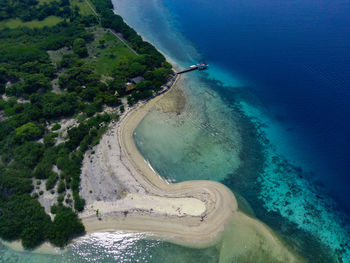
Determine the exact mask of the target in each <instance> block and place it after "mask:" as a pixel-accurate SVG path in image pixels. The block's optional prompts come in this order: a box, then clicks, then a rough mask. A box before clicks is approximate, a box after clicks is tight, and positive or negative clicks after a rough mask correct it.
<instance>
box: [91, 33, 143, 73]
mask: <svg viewBox="0 0 350 263" xmlns="http://www.w3.org/2000/svg"><path fill="white" fill-rule="evenodd" d="M100 33H101V32H96V34H95V35H100ZM102 36H103V37H96V38H95V40H94V41H93V42H92V43H91V44H90V47H89V50H92V54H91V56H90V57H89V60H90V64H91V65H92V66H93V67H94V68H95V70H96V72H97V73H98V74H102V75H105V76H111V74H112V70H113V67H114V65H116V64H117V63H118V62H119V61H120V60H121V59H124V58H127V59H134V58H136V55H135V54H134V53H133V52H132V51H130V50H129V49H128V48H127V47H126V46H125V45H124V44H123V43H122V42H121V41H120V40H119V39H118V38H116V37H115V36H114V35H113V34H111V33H104V34H103V35H102ZM100 39H104V40H105V44H104V47H101V46H100V42H99V40H100Z"/></svg>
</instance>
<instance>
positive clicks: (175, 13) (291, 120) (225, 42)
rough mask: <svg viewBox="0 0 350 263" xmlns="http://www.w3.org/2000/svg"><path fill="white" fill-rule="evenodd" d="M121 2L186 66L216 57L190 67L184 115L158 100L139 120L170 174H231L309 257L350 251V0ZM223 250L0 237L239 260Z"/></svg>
mask: <svg viewBox="0 0 350 263" xmlns="http://www.w3.org/2000/svg"><path fill="white" fill-rule="evenodd" d="M113 4H114V7H115V11H116V13H118V14H120V15H121V16H122V17H123V18H124V19H125V21H126V22H127V23H128V24H129V25H131V26H132V27H133V28H134V29H135V30H136V31H137V32H139V33H140V34H141V35H142V36H143V37H144V38H145V39H147V40H148V41H150V42H152V43H153V44H155V45H156V46H157V48H159V49H160V50H161V51H162V52H163V53H164V54H165V55H166V56H167V57H169V58H170V59H171V60H172V61H173V63H175V64H176V65H177V66H178V67H182V68H186V67H188V66H190V65H192V64H194V63H198V62H201V61H205V62H206V63H208V64H209V70H207V71H202V72H191V73H188V74H187V75H184V76H183V77H182V79H181V82H180V84H181V86H183V87H184V88H183V92H184V96H185V97H186V106H185V109H184V111H183V113H182V114H180V115H174V114H168V113H163V112H160V111H156V110H154V111H152V112H150V113H149V114H148V115H147V116H146V117H145V119H144V120H143V121H142V122H141V123H140V125H139V126H138V127H137V129H136V131H135V141H136V144H137V146H138V148H139V149H140V151H141V152H142V154H143V155H144V156H145V158H146V159H147V160H149V162H150V164H151V165H152V166H153V168H154V169H155V170H157V171H158V172H159V174H160V175H161V176H163V177H164V178H166V179H167V180H169V181H172V182H180V181H184V180H194V179H209V180H216V181H219V182H221V183H224V184H225V185H227V186H228V187H229V188H230V189H231V190H232V191H233V192H234V193H235V194H236V195H237V196H238V197H239V199H240V200H245V201H244V202H243V201H241V203H247V204H249V205H245V206H246V208H245V209H246V210H247V211H250V214H251V215H252V216H255V217H256V218H257V219H259V220H261V221H262V222H264V223H265V224H267V225H268V226H269V227H271V228H272V229H273V230H274V231H275V232H276V233H277V234H278V235H279V236H280V237H281V238H282V240H284V241H285V242H286V243H287V244H288V245H289V246H290V247H291V248H292V249H293V250H294V251H295V252H296V253H298V254H300V255H302V256H304V257H305V258H307V259H309V261H310V262H350V247H349V244H350V234H349V226H350V223H349V213H350V202H349V201H350V184H349V180H348V176H349V175H350V142H349V141H348V139H349V137H350V122H349V120H350V92H349V88H350V75H349V71H350V52H349V50H350V30H349V25H350V2H349V1H343V0H333V1H330V0H319V1H313V0H303V1H301V0H295V1H281V0H276V1H264V0H263V1H256V0H244V1H243V0H220V1H210V0H201V1H199V0H191V1H188V0H187V1H186V0H177V1H175V0H149V1H144V0H113ZM247 207H248V208H247ZM233 246H234V244H232V247H233ZM220 252H221V250H220V246H214V247H211V248H207V249H201V250H198V249H191V248H185V247H181V246H178V245H174V244H170V243H167V242H160V241H157V240H145V239H143V238H142V236H140V235H136V234H126V233H104V234H101V233H96V234H93V235H90V236H87V237H84V238H80V239H78V240H77V241H76V242H74V243H73V244H72V245H71V246H70V247H69V248H68V251H67V252H65V253H63V254H62V255H60V256H48V255H33V254H30V253H17V252H13V251H11V250H9V249H7V248H5V247H2V246H0V261H1V262H165V263H168V262H220V261H223V262H236V261H234V259H232V258H231V259H227V258H226V259H225V260H222V259H223V258H225V257H223V255H221V253H220ZM341 260H342V261H341ZM254 262H264V260H263V259H260V261H258V259H256V260H254Z"/></svg>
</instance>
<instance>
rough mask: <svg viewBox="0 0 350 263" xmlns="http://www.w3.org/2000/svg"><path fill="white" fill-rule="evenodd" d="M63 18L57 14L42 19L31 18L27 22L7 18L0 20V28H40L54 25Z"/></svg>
mask: <svg viewBox="0 0 350 263" xmlns="http://www.w3.org/2000/svg"><path fill="white" fill-rule="evenodd" d="M62 20H63V19H62V18H61V17H57V16H48V17H46V18H45V19H44V20H42V21H39V20H33V21H28V22H22V21H21V20H20V19H19V18H16V19H8V20H5V21H1V22H0V29H3V28H5V27H8V28H16V27H24V26H26V27H29V28H42V27H44V26H54V25H56V24H58V23H59V22H61V21H62Z"/></svg>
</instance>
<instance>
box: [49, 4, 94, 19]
mask: <svg viewBox="0 0 350 263" xmlns="http://www.w3.org/2000/svg"><path fill="white" fill-rule="evenodd" d="M44 1H47V0H44ZM70 4H71V6H73V7H75V6H78V7H79V10H80V12H79V13H80V14H81V15H84V16H87V15H94V13H93V12H92V10H91V8H90V7H89V5H88V4H87V3H86V0H70ZM90 4H91V3H90ZM91 6H93V5H92V4H91Z"/></svg>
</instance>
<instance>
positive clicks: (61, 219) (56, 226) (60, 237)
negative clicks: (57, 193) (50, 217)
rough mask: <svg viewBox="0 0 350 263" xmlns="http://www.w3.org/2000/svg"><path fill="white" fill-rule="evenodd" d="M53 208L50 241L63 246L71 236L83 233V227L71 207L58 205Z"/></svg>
mask: <svg viewBox="0 0 350 263" xmlns="http://www.w3.org/2000/svg"><path fill="white" fill-rule="evenodd" d="M54 210H55V212H56V216H55V219H54V221H53V224H52V228H51V233H50V242H51V243H53V244H55V245H57V246H60V247H63V246H65V245H66V244H67V243H68V242H69V241H70V240H71V239H72V236H74V235H79V234H83V233H84V232H85V228H84V225H83V224H82V223H81V222H80V220H79V218H78V215H77V214H76V213H74V212H73V211H72V209H70V208H68V207H65V206H63V205H58V206H57V207H56V208H55V209H54Z"/></svg>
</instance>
